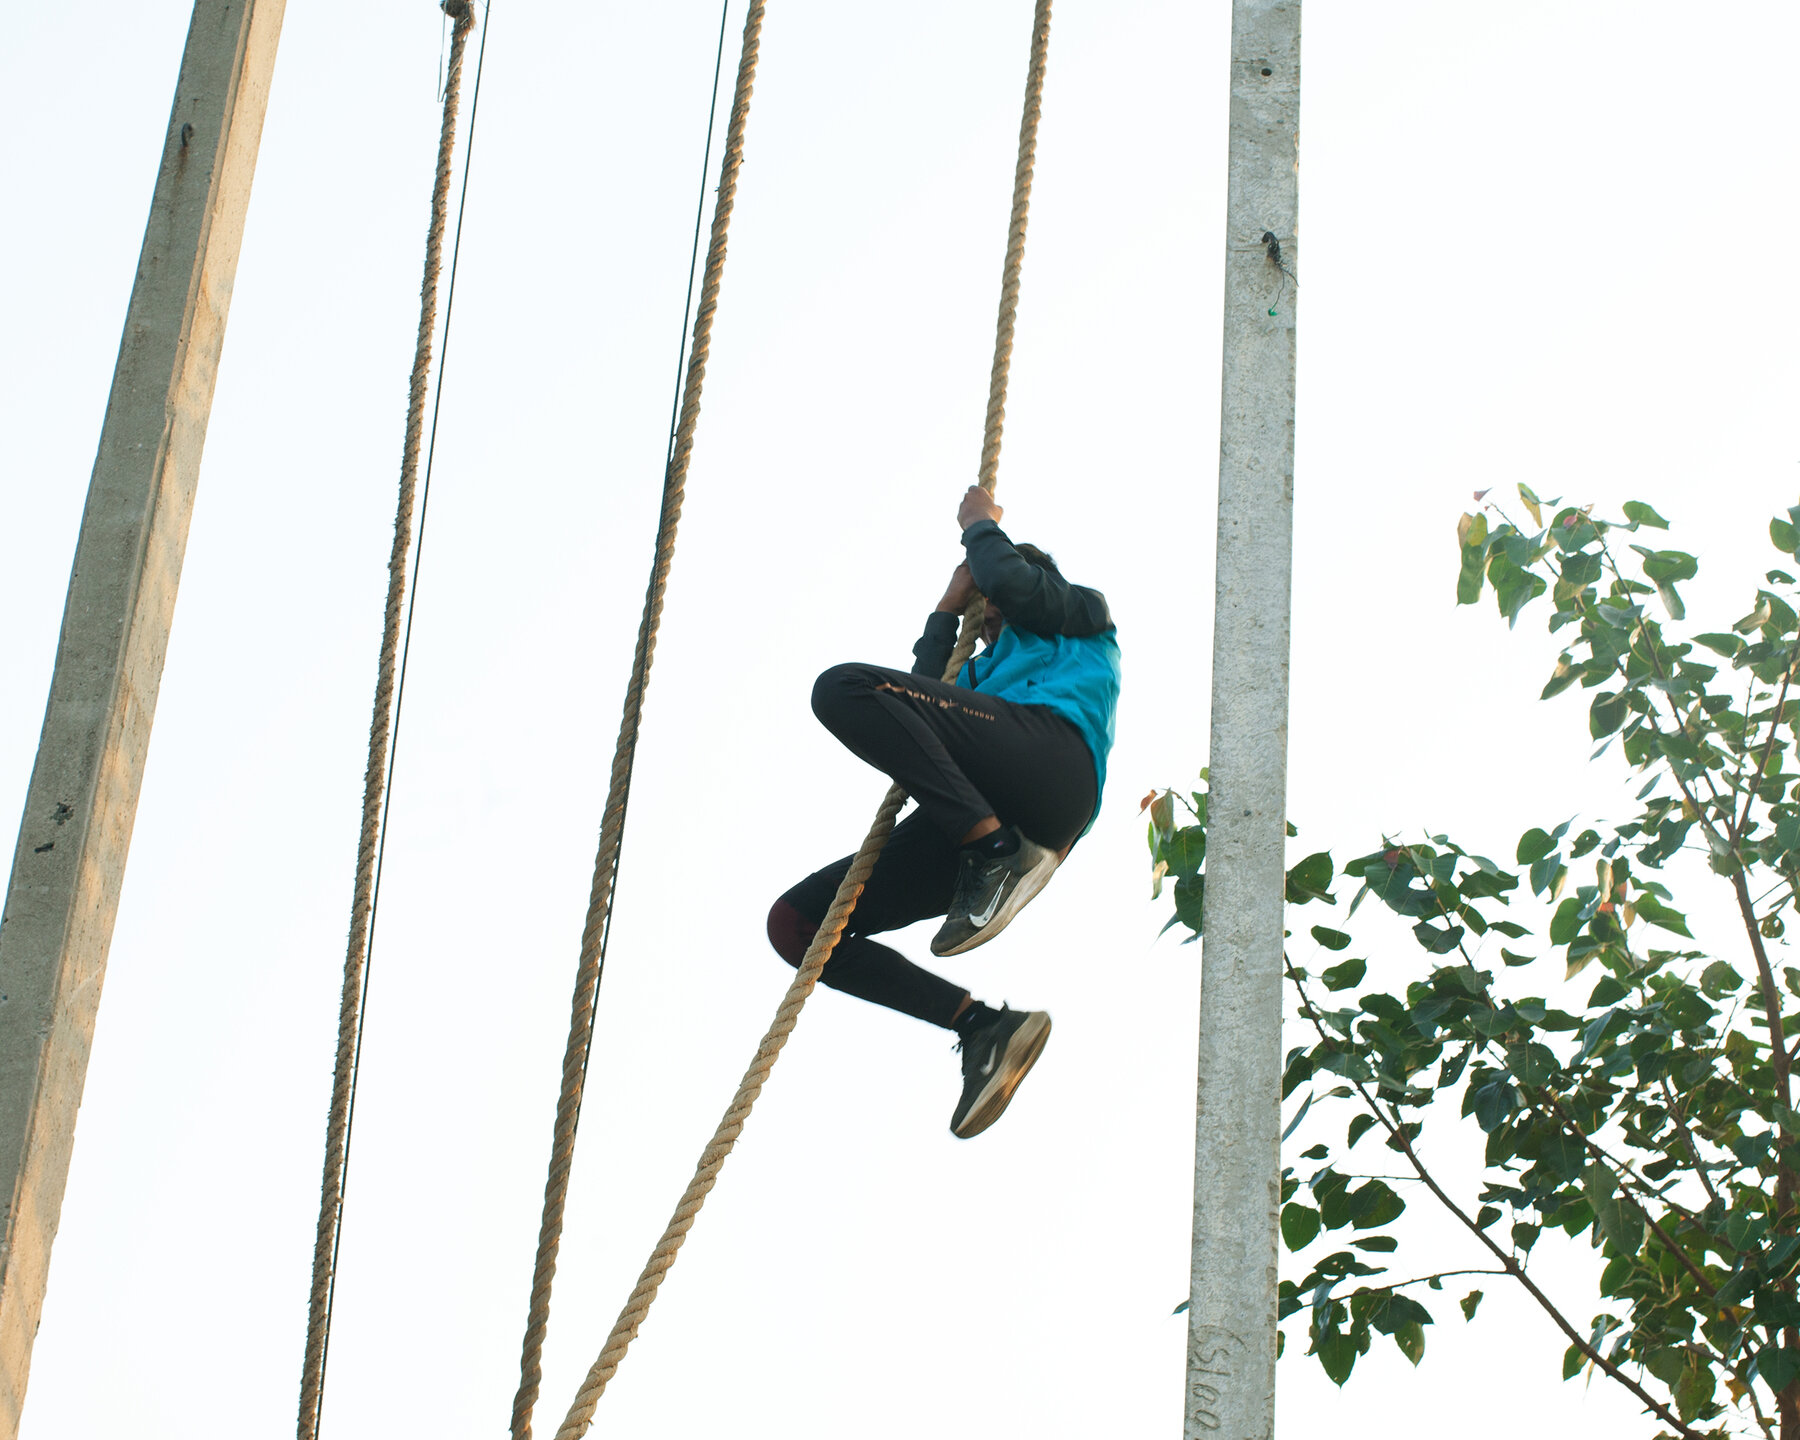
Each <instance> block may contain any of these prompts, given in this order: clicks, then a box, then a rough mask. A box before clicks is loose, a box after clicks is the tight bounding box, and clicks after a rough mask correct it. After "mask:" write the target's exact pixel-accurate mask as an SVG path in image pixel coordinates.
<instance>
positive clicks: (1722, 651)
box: [1694, 630, 1744, 660]
mask: <svg viewBox="0 0 1800 1440" xmlns="http://www.w3.org/2000/svg"><path fill="white" fill-rule="evenodd" d="M1694 643H1695V644H1696V645H1704V646H1705V647H1706V648H1707V649H1708V650H1711V651H1714V652H1715V653H1717V654H1719V655H1723V656H1724V657H1725V658H1726V659H1728V660H1729V659H1730V658H1731V657H1732V656H1734V655H1736V654H1737V653H1738V651H1740V650H1742V649H1743V648H1744V642H1743V641H1742V640H1740V639H1739V638H1738V637H1737V636H1736V635H1723V634H1720V633H1718V632H1717V631H1710V630H1709V631H1708V632H1707V633H1706V634H1704V635H1696V636H1695V637H1694Z"/></svg>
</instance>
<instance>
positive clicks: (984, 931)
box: [931, 850, 1059, 959]
mask: <svg viewBox="0 0 1800 1440" xmlns="http://www.w3.org/2000/svg"><path fill="white" fill-rule="evenodd" d="M1058 863H1059V862H1058V861H1057V858H1056V852H1055V851H1053V850H1046V851H1044V858H1043V859H1042V860H1040V861H1038V863H1037V864H1035V865H1033V866H1032V867H1031V869H1029V870H1027V871H1026V872H1025V874H1024V875H1023V876H1021V877H1020V879H1019V883H1018V884H1017V885H1016V886H1014V887H1013V892H1012V894H1010V895H1008V896H1007V897H1006V901H1005V903H1004V904H1002V905H1001V907H1000V911H999V913H998V914H997V915H995V916H994V918H993V919H992V920H990V921H988V923H987V924H986V925H984V926H982V927H981V929H979V930H977V931H976V932H975V933H974V934H973V935H971V936H969V938H968V939H966V940H962V941H959V942H957V943H956V944H955V945H949V946H946V947H945V948H944V949H942V950H940V949H938V947H937V942H936V941H935V940H934V941H933V942H932V945H931V953H932V954H933V955H936V956H937V957H938V958H939V959H943V958H945V957H947V956H950V955H961V954H962V953H963V952H964V951H966V950H973V949H974V948H975V947H976V946H977V945H985V944H987V942H988V941H990V940H992V939H993V938H994V937H995V936H996V935H998V934H999V933H1000V932H1001V931H1002V930H1004V929H1005V928H1006V927H1007V926H1008V925H1010V924H1012V920H1013V917H1014V916H1015V915H1017V914H1018V913H1019V912H1020V911H1021V910H1023V909H1024V908H1025V907H1026V906H1027V905H1029V904H1030V903H1031V902H1032V901H1033V900H1035V899H1036V898H1037V896H1038V892H1039V891H1041V890H1042V889H1043V888H1044V887H1045V886H1046V885H1048V884H1049V883H1050V877H1051V876H1052V875H1054V874H1055V873H1056V867H1057V864H1058Z"/></svg>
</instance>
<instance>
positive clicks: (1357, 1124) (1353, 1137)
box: [1344, 1115, 1375, 1150]
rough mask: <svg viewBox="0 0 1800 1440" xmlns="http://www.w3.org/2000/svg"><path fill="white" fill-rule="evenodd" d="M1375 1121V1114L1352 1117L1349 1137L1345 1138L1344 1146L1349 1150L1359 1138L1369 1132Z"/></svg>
mask: <svg viewBox="0 0 1800 1440" xmlns="http://www.w3.org/2000/svg"><path fill="white" fill-rule="evenodd" d="M1374 1123H1375V1117H1374V1116H1373V1115H1357V1116H1354V1117H1352V1119H1351V1121H1350V1134H1349V1138H1348V1139H1347V1140H1345V1142H1344V1148H1345V1149H1346V1150H1348V1149H1350V1148H1351V1147H1353V1146H1354V1145H1355V1144H1356V1142H1357V1141H1358V1140H1360V1139H1362V1137H1363V1136H1365V1135H1367V1134H1368V1133H1369V1129H1370V1127H1371V1126H1373V1125H1374Z"/></svg>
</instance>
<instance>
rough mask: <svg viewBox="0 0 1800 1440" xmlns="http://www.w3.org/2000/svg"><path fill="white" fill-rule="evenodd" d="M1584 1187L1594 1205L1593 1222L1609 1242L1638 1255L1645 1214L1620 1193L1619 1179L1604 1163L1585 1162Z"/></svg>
mask: <svg viewBox="0 0 1800 1440" xmlns="http://www.w3.org/2000/svg"><path fill="white" fill-rule="evenodd" d="M1581 1189H1582V1193H1583V1194H1584V1195H1586V1197H1587V1202H1588V1204H1590V1205H1592V1206H1593V1207H1594V1222H1595V1223H1596V1224H1597V1225H1599V1227H1600V1232H1601V1234H1603V1235H1604V1236H1605V1237H1606V1240H1607V1243H1608V1244H1610V1245H1612V1246H1613V1247H1614V1249H1615V1250H1616V1251H1617V1252H1618V1253H1619V1254H1621V1255H1635V1254H1637V1252H1638V1251H1639V1250H1641V1249H1642V1248H1643V1245H1644V1221H1643V1215H1642V1213H1641V1212H1640V1211H1639V1210H1638V1208H1637V1206H1635V1205H1634V1204H1632V1203H1631V1201H1630V1200H1628V1199H1626V1198H1625V1197H1624V1196H1622V1195H1620V1194H1618V1193H1617V1192H1618V1182H1617V1181H1616V1180H1615V1179H1614V1178H1613V1174H1612V1172H1611V1171H1610V1170H1608V1169H1607V1168H1606V1167H1605V1166H1604V1165H1600V1164H1593V1165H1585V1166H1583V1167H1582V1170H1581Z"/></svg>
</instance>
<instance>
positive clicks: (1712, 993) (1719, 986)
mask: <svg viewBox="0 0 1800 1440" xmlns="http://www.w3.org/2000/svg"><path fill="white" fill-rule="evenodd" d="M1743 983H1744V977H1743V976H1741V975H1739V974H1738V973H1737V971H1736V970H1734V969H1733V968H1732V967H1731V966H1730V965H1728V964H1726V963H1725V961H1723V960H1715V961H1713V962H1712V964H1710V965H1708V966H1707V967H1706V969H1704V970H1703V971H1701V972H1700V990H1701V993H1702V994H1704V995H1705V996H1706V998H1707V999H1708V1000H1722V999H1724V998H1725V996H1727V995H1729V994H1730V993H1731V992H1732V991H1733V990H1735V989H1737V988H1738V986H1740V985H1742V984H1743Z"/></svg>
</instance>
